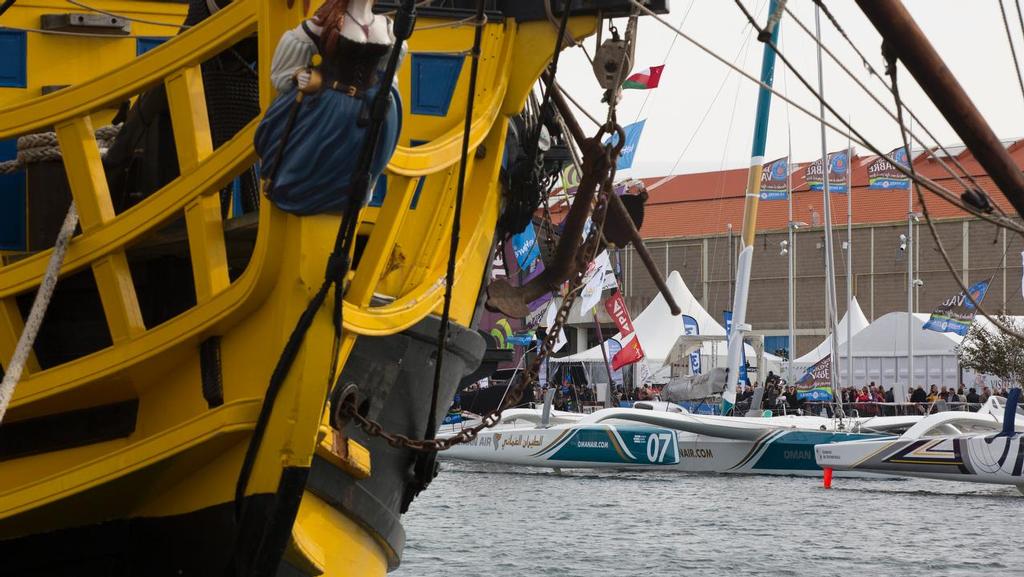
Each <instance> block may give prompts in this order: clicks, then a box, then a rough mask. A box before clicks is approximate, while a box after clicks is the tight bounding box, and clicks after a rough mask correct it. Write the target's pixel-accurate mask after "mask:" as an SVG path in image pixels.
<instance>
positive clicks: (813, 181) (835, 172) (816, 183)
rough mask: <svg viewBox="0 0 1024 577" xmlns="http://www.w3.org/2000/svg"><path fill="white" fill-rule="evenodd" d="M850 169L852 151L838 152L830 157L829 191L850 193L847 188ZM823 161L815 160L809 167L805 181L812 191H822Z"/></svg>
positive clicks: (805, 174)
mask: <svg viewBox="0 0 1024 577" xmlns="http://www.w3.org/2000/svg"><path fill="white" fill-rule="evenodd" d="M849 169H850V151H849V150H838V151H836V152H831V153H829V155H828V191H829V192H835V193H840V194H845V193H847V192H848V190H847V188H846V171H847V170H849ZM821 173H822V170H821V159H820V158H819V159H818V160H815V161H814V162H812V163H811V164H810V166H808V167H807V171H806V172H805V173H804V181H805V182H807V185H808V187H809V188H810V189H811V190H819V191H820V190H822V189H823V188H822V187H823V184H822V183H823V182H824V179H823V176H822V174H821Z"/></svg>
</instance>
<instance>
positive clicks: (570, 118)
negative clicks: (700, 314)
mask: <svg viewBox="0 0 1024 577" xmlns="http://www.w3.org/2000/svg"><path fill="white" fill-rule="evenodd" d="M545 74H546V73H545ZM545 78H546V77H545ZM551 102H553V103H554V105H555V107H556V108H558V113H559V114H561V115H562V119H563V120H564V121H565V126H566V128H568V129H569V132H570V133H571V134H572V137H573V140H575V141H576V144H577V145H578V146H580V147H581V148H582V147H583V142H584V141H585V140H586V135H584V134H583V129H582V128H580V124H579V122H577V121H576V117H575V116H574V115H573V113H572V109H571V108H569V104H568V103H567V102H566V101H565V96H563V95H562V91H561V90H560V89H559V88H558V85H557V84H555V83H551ZM578 194H579V193H577V195H578ZM608 199H609V200H608V208H609V211H608V222H607V223H606V224H605V227H606V232H608V231H609V230H617V231H621V232H622V234H623V236H624V237H625V238H627V239H628V240H629V242H631V243H632V244H633V248H634V249H636V253H637V255H639V256H640V261H641V262H643V263H644V267H645V268H646V269H647V273H648V274H650V275H651V280H653V281H654V284H655V286H657V287H658V291H659V292H661V296H662V297H664V298H665V302H666V303H667V304H668V308H669V311H670V312H671V313H672V315H673V316H677V315H681V314H683V311H682V309H680V308H679V305H678V304H677V303H676V299H675V297H673V296H672V291H670V290H669V289H668V284H667V283H666V282H665V278H664V277H662V276H661V272H660V271H658V265H656V264H654V258H652V257H651V253H650V252H648V251H647V247H646V246H644V241H643V239H642V238H640V231H638V230H637V229H636V224H635V223H634V222H633V219H632V218H631V217H630V216H629V212H627V211H626V207H625V206H624V205H623V204H622V199H621V198H619V195H617V194H609V195H608Z"/></svg>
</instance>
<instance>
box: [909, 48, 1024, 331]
mask: <svg viewBox="0 0 1024 577" xmlns="http://www.w3.org/2000/svg"><path fill="white" fill-rule="evenodd" d="M897 69H898V65H897V64H896V63H895V61H893V62H892V65H891V73H890V78H892V94H893V98H894V99H895V100H896V112H897V116H898V120H897V122H898V123H899V128H900V138H901V139H902V140H903V145H904V146H906V145H907V133H906V127H905V125H904V122H903V112H902V110H903V99H902V98H900V91H899V84H898V82H897V80H896V77H897V75H898V72H897ZM908 164H910V172H911V173H912V174H916V170H915V169H914V163H912V162H911V163H908ZM914 192H915V193H916V194H917V199H918V202H920V203H921V214H922V215H923V216H924V220H925V222H926V223H928V231H929V232H930V233H931V236H932V240H934V241H935V246H936V247H937V248H938V250H939V254H941V255H942V261H943V262H944V263H945V264H946V268H947V269H948V270H949V273H950V274H951V275H953V278H954V279H956V282H957V284H958V285H959V286H960V290H962V291H963V293H964V295H965V296H966V297H967V299H968V300H970V301H971V303H972V304H973V305H974V306H975V307H976V308H977V309H978V312H980V313H981V314H982V315H983V316H984V317H985V318H986V319H988V321H989V322H991V323H992V324H993V325H995V326H996V327H997V328H999V330H1001V331H1003V332H1004V333H1006V334H1008V335H1011V336H1013V337H1016V338H1018V339H1020V340H1022V341H1024V335H1022V334H1020V333H1019V332H1017V331H1015V330H1014V329H1012V328H1010V327H1009V326H1007V325H1006V323H1004V322H1002V321H1001V320H1000V319H999V318H997V317H993V316H992V315H990V314H989V313H988V311H987V310H986V309H985V308H983V307H982V305H981V303H980V302H978V301H976V300H974V295H972V294H971V291H970V290H969V289H968V287H967V285H966V283H964V279H963V277H961V276H960V273H958V272H957V271H956V269H955V268H954V267H953V263H952V261H951V260H950V259H949V253H947V252H946V247H945V246H944V245H943V244H942V239H941V238H940V237H939V233H938V231H937V230H936V229H935V223H934V222H933V221H932V217H931V214H930V213H929V212H928V202H927V200H926V199H925V195H924V192H922V191H921V187H920V185H918V183H917V180H914ZM1008 248H1009V244H1006V245H1005V246H1004V247H1003V258H1002V260H1003V261H1005V260H1006V251H1007V249H1008ZM1004 274H1005V269H1004Z"/></svg>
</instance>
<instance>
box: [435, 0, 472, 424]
mask: <svg viewBox="0 0 1024 577" xmlns="http://www.w3.org/2000/svg"><path fill="white" fill-rule="evenodd" d="M483 22H484V0H477V2H476V30H475V31H474V34H473V51H472V52H471V55H472V63H471V64H470V68H469V95H468V96H467V99H466V122H465V124H464V126H463V128H462V153H461V156H460V160H459V185H458V189H457V190H456V192H455V212H454V215H453V216H452V234H451V237H450V239H449V242H448V270H447V271H446V272H445V285H444V307H443V308H442V310H441V327H440V328H439V329H438V331H437V359H436V363H435V364H434V392H433V394H432V395H431V396H430V413H428V414H427V427H426V430H425V431H424V433H423V438H425V439H433V438H434V435H435V432H436V431H435V428H434V413H435V412H436V411H437V401H438V398H437V397H438V395H439V394H440V393H439V391H440V388H441V370H442V367H443V365H444V350H445V346H444V343H445V340H446V339H447V338H448V324H449V323H450V322H451V308H452V285H453V284H455V262H456V258H457V257H458V252H459V234H460V232H461V229H462V199H463V196H464V194H465V190H466V164H468V162H469V137H470V131H471V130H472V128H473V104H474V102H475V101H476V82H477V72H478V69H479V66H480V43H481V41H482V40H483V32H484V26H483Z"/></svg>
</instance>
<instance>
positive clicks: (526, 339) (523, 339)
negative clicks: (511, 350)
mask: <svg viewBox="0 0 1024 577" xmlns="http://www.w3.org/2000/svg"><path fill="white" fill-rule="evenodd" d="M533 341H534V336H533V334H532V333H527V334H523V335H512V336H510V337H508V338H506V339H505V342H506V343H509V344H512V345H519V346H521V347H528V346H530V345H531V344H533Z"/></svg>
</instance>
